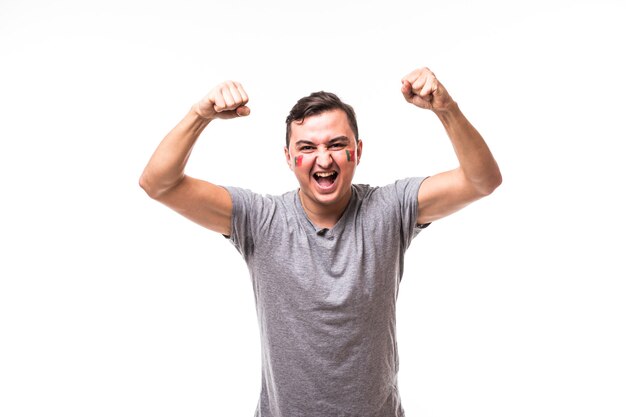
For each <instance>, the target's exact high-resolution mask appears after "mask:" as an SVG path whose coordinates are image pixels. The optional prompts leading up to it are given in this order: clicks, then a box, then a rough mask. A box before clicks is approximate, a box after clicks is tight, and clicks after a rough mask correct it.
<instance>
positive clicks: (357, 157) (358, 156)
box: [356, 139, 363, 165]
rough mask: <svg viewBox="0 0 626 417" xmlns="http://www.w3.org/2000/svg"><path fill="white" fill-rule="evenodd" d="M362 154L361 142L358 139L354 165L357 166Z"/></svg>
mask: <svg viewBox="0 0 626 417" xmlns="http://www.w3.org/2000/svg"><path fill="white" fill-rule="evenodd" d="M362 153H363V141H362V140H361V139H359V142H358V143H357V144H356V164H357V165H359V163H360V162H361V154H362Z"/></svg>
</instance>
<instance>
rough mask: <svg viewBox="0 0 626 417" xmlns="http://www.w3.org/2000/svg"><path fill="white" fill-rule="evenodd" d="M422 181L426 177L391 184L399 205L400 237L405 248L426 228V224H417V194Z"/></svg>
mask: <svg viewBox="0 0 626 417" xmlns="http://www.w3.org/2000/svg"><path fill="white" fill-rule="evenodd" d="M424 179H426V177H414V178H405V179H402V180H398V181H396V182H395V183H394V184H392V186H393V189H394V190H395V193H396V197H397V199H398V203H399V204H400V215H401V219H402V237H403V242H404V247H405V248H408V247H409V244H410V243H411V241H412V240H413V238H414V237H415V236H417V234H418V233H419V232H421V231H422V230H423V229H424V228H425V227H427V226H428V224H425V225H418V224H417V217H418V210H419V207H418V206H417V193H418V192H419V188H420V186H421V185H422V181H424Z"/></svg>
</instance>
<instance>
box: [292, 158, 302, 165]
mask: <svg viewBox="0 0 626 417" xmlns="http://www.w3.org/2000/svg"><path fill="white" fill-rule="evenodd" d="M293 164H294V165H295V166H297V167H299V166H300V165H302V155H299V156H296V157H295V158H293Z"/></svg>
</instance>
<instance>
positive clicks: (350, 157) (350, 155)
mask: <svg viewBox="0 0 626 417" xmlns="http://www.w3.org/2000/svg"><path fill="white" fill-rule="evenodd" d="M346 158H348V162H351V161H354V160H355V159H354V151H349V150H347V149H346Z"/></svg>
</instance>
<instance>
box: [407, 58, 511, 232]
mask: <svg viewBox="0 0 626 417" xmlns="http://www.w3.org/2000/svg"><path fill="white" fill-rule="evenodd" d="M401 91H402V94H403V95H404V98H405V99H406V101H408V102H409V103H411V104H414V105H415V106H417V107H420V108H423V109H429V110H432V111H433V112H434V113H435V114H436V115H437V117H439V120H441V123H442V124H443V126H444V128H445V129H446V132H447V134H448V137H449V138H450V141H451V142H452V147H453V148H454V152H455V153H456V156H457V159H458V160H459V167H457V168H456V169H453V170H451V171H446V172H442V173H439V174H436V175H433V176H431V177H428V178H427V179H426V180H424V182H423V183H422V185H421V187H420V190H419V193H418V196H417V200H418V210H419V211H418V218H417V223H418V224H426V223H430V222H433V221H435V220H438V219H440V218H442V217H445V216H447V215H449V214H452V213H454V212H456V211H458V210H460V209H461V208H463V207H465V206H466V205H468V204H469V203H471V202H473V201H476V200H478V199H480V198H482V197H484V196H486V195H489V194H491V193H492V192H493V191H494V190H495V189H496V188H497V187H498V186H499V185H500V184H501V183H502V176H501V174H500V169H499V168H498V164H497V163H496V161H495V159H494V158H493V155H492V154H491V151H490V150H489V148H488V147H487V144H486V143H485V141H484V140H483V138H482V136H481V135H480V133H478V131H477V130H476V129H475V128H474V126H472V124H471V123H470V122H469V120H467V119H466V118H465V116H464V115H463V113H461V110H460V109H459V106H458V104H457V103H456V102H455V101H454V100H452V98H451V97H450V95H449V94H448V91H447V90H446V89H445V87H444V86H443V85H442V84H441V83H440V82H439V80H437V78H436V77H435V74H433V73H432V72H431V71H430V70H429V69H428V68H420V69H417V70H415V71H413V72H411V73H410V74H408V75H407V76H406V77H404V78H403V79H402V89H401Z"/></svg>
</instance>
